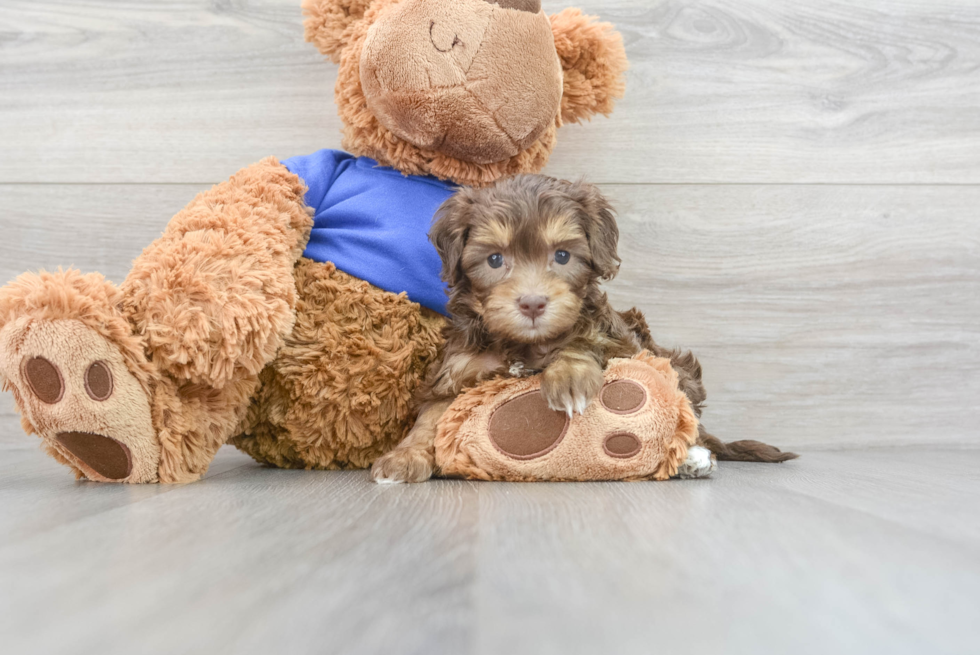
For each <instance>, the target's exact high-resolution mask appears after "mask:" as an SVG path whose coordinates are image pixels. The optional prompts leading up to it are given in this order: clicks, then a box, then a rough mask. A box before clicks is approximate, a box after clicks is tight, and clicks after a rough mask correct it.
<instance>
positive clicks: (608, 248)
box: [569, 182, 622, 281]
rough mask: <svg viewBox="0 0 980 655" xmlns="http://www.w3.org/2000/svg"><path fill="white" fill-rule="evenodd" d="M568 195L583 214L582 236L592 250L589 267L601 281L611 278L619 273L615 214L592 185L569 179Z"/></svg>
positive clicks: (619, 260)
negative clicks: (583, 230) (583, 233)
mask: <svg viewBox="0 0 980 655" xmlns="http://www.w3.org/2000/svg"><path fill="white" fill-rule="evenodd" d="M569 195H570V196H571V197H572V198H574V199H575V201H576V202H577V203H578V204H579V205H581V207H582V212H583V214H584V215H585V235H586V237H587V238H588V240H589V249H590V250H591V252H592V267H593V268H594V269H595V272H596V274H597V275H598V276H599V277H600V278H601V279H603V280H606V281H608V280H611V279H613V278H614V277H616V274H617V273H619V264H620V262H621V261H622V260H621V259H620V258H619V252H618V246H619V226H618V225H617V224H616V214H615V212H614V211H613V208H612V205H611V204H609V201H608V200H606V197H605V196H603V195H602V193H600V191H599V188H598V187H597V186H595V185H594V184H588V183H586V182H573V183H572V184H571V187H570V189H569Z"/></svg>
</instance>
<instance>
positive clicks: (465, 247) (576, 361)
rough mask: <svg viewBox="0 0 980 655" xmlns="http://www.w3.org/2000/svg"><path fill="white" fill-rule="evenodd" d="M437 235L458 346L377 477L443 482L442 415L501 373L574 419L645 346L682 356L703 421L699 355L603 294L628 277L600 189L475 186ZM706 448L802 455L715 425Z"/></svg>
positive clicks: (541, 181)
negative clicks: (615, 361)
mask: <svg viewBox="0 0 980 655" xmlns="http://www.w3.org/2000/svg"><path fill="white" fill-rule="evenodd" d="M429 236H430V238H431V239H432V241H433V242H434V243H435V246H436V249H437V250H438V251H439V254H440V256H441V257H442V262H443V269H442V276H443V279H445V280H446V282H447V284H448V285H449V287H450V291H449V305H448V307H449V312H450V314H451V320H450V323H449V325H448V326H447V328H446V335H445V336H446V345H445V348H444V350H443V354H442V359H441V362H440V363H439V364H438V365H436V366H434V367H433V369H432V371H433V372H432V374H431V375H430V376H429V379H428V380H427V382H426V385H425V387H424V389H423V393H422V398H421V400H422V405H421V410H420V413H419V418H418V421H417V422H416V424H415V426H414V427H413V429H412V431H411V432H410V433H409V435H408V436H407V437H406V439H405V440H404V441H403V442H402V443H401V444H399V446H398V447H397V448H396V449H395V450H393V451H391V452H390V453H388V454H386V455H384V456H382V457H381V458H380V459H379V460H378V461H377V462H376V463H375V464H374V467H373V469H372V473H373V475H374V478H375V479H376V480H378V481H379V482H420V481H423V480H427V479H428V478H429V477H431V476H432V474H433V469H434V452H433V440H434V438H435V431H436V424H437V422H438V420H439V417H440V416H441V415H442V413H443V412H444V411H445V410H446V408H447V407H448V406H449V405H450V404H451V403H452V401H453V399H455V398H456V396H458V395H459V394H460V393H461V392H462V391H463V390H464V389H467V388H469V387H473V386H475V385H476V384H478V383H479V382H481V381H482V380H486V379H488V378H491V377H496V376H501V375H512V376H518V375H529V374H534V373H540V374H541V376H542V384H541V391H542V393H543V394H544V396H545V399H546V400H547V401H548V404H549V406H550V407H551V408H552V409H554V410H557V411H562V412H566V413H567V414H568V415H569V416H570V417H571V416H572V415H573V414H574V413H576V412H577V413H579V414H581V413H583V412H584V411H585V409H586V407H587V406H588V405H589V403H591V402H592V400H593V399H594V398H595V397H596V395H597V394H598V393H599V390H600V389H601V388H602V385H603V369H604V368H605V366H606V364H607V362H608V361H609V360H610V359H612V358H615V357H632V356H634V355H636V354H637V353H639V352H640V351H642V350H644V349H645V350H648V351H650V352H651V353H653V354H654V355H656V356H658V357H667V358H669V359H670V360H671V363H672V365H673V366H674V368H675V369H676V370H677V372H678V374H679V376H680V385H681V389H682V390H683V391H684V392H685V393H686V394H687V396H688V398H689V399H690V400H691V404H692V406H693V408H694V411H695V413H696V414H697V415H698V416H699V417H700V415H701V405H702V403H703V402H704V399H705V391H704V386H703V384H702V382H701V365H700V364H699V363H698V361H697V359H696V358H695V357H694V356H693V355H692V354H691V353H690V352H682V351H679V350H668V349H664V348H661V347H660V346H658V345H657V344H656V343H655V342H654V341H653V339H652V338H651V336H650V332H649V329H648V328H647V324H646V321H645V319H644V317H643V315H642V314H641V313H640V312H639V311H638V310H636V309H632V310H630V311H628V312H617V311H615V310H614V309H613V308H612V307H611V306H610V305H609V302H608V299H607V298H606V294H605V293H604V292H603V291H602V290H601V289H600V287H599V285H600V282H602V281H605V280H611V279H612V278H613V277H615V276H616V273H617V272H618V271H619V264H620V259H619V255H618V254H617V244H618V241H619V228H618V227H617V225H616V220H615V217H614V215H613V210H612V207H611V206H610V204H609V202H608V201H607V200H606V199H605V198H604V197H603V196H602V194H601V193H599V190H598V189H597V188H596V187H595V186H593V185H591V184H585V183H582V182H579V183H573V182H567V181H563V180H557V179H554V178H551V177H546V176H543V175H521V176H517V177H513V178H510V179H508V180H504V181H503V182H500V183H498V184H497V185H496V186H493V187H490V188H486V189H463V190H461V191H459V192H458V193H457V194H456V195H454V196H453V197H452V198H450V199H449V200H448V201H446V203H444V204H443V206H442V207H441V208H440V210H439V212H438V213H437V215H436V219H435V222H434V224H433V227H432V231H431V233H430V235H429ZM699 444H700V445H702V446H704V447H706V448H707V449H709V450H711V451H712V452H713V453H715V454H716V455H717V456H718V457H719V458H721V459H736V460H744V461H767V462H778V461H785V460H787V459H792V458H793V457H795V455H794V454H792V453H783V452H780V451H779V450H778V449H777V448H774V447H772V446H767V445H766V444H761V443H759V442H755V441H741V442H735V443H731V444H723V443H721V442H720V441H718V440H717V439H715V438H714V437H713V436H711V435H710V434H708V433H707V432H706V431H704V429H703V428H702V429H701V431H700V435H699ZM701 452H702V453H704V454H705V455H707V453H706V452H705V451H701ZM708 464H709V465H710V461H709V462H708Z"/></svg>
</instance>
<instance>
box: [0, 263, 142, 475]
mask: <svg viewBox="0 0 980 655" xmlns="http://www.w3.org/2000/svg"><path fill="white" fill-rule="evenodd" d="M121 301H122V294H121V293H120V291H119V289H117V288H116V287H115V286H114V285H112V284H111V283H109V282H107V281H106V280H105V279H104V278H103V277H102V276H101V275H98V274H95V273H93V274H89V275H82V274H80V273H79V272H78V271H65V272H61V271H59V272H58V273H41V274H40V275H34V274H25V275H22V276H20V277H19V278H17V279H16V280H14V281H13V282H11V283H10V284H8V285H7V286H5V287H3V288H2V289H0V326H2V327H0V377H2V379H3V381H4V386H5V388H7V389H9V390H10V391H12V392H13V395H14V400H15V402H16V404H17V408H18V410H19V412H20V414H21V422H22V424H23V426H24V429H25V430H26V431H27V432H28V433H36V434H38V435H39V436H40V437H41V439H42V443H43V446H44V449H45V450H46V451H47V452H48V453H49V454H50V455H51V456H52V457H54V458H55V459H56V460H58V461H59V462H61V463H62V464H65V465H66V466H68V467H69V468H71V469H72V470H73V471H74V472H75V474H76V476H77V477H83V476H84V477H86V478H88V479H90V480H95V481H99V482H156V481H157V480H158V464H159V460H160V442H159V440H158V439H157V435H156V432H155V430H154V427H153V421H152V418H151V411H150V406H151V398H150V392H149V389H150V386H151V379H152V369H151V367H150V365H149V363H148V362H147V361H146V357H145V355H144V351H143V344H142V342H141V340H140V339H138V338H136V337H134V336H133V334H132V328H131V326H130V324H129V323H128V321H127V320H126V319H125V317H124V316H123V315H122V313H121V312H120V311H119V310H118V305H119V304H120V303H121Z"/></svg>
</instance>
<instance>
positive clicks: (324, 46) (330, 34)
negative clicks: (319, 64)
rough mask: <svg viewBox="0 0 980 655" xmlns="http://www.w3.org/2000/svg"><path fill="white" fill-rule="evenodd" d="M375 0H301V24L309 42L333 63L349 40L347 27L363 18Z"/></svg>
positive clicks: (336, 60)
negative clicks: (302, 17)
mask: <svg viewBox="0 0 980 655" xmlns="http://www.w3.org/2000/svg"><path fill="white" fill-rule="evenodd" d="M374 1H375V0H303V16H304V19H303V28H304V33H305V37H306V41H307V42H308V43H312V44H313V45H315V46H316V47H317V49H318V50H319V51H320V52H322V53H323V54H325V55H327V56H328V57H330V59H331V60H332V61H333V62H334V63H340V53H341V51H342V50H343V49H344V48H345V47H346V46H347V43H348V42H349V40H350V32H351V30H350V28H351V27H352V26H353V25H354V24H355V23H357V22H358V21H360V20H361V19H363V18H364V12H366V11H367V9H368V7H370V6H371V4H373V3H374Z"/></svg>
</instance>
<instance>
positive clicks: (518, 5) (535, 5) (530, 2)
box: [484, 0, 541, 14]
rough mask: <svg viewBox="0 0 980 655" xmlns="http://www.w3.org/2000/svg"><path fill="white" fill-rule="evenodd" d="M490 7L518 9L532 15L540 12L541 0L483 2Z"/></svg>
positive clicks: (488, 0)
mask: <svg viewBox="0 0 980 655" xmlns="http://www.w3.org/2000/svg"><path fill="white" fill-rule="evenodd" d="M484 2H487V3H489V4H491V5H499V6H501V7H503V8H504V9H518V10H520V11H526V12H529V13H532V14H536V13H538V12H539V11H541V0H484Z"/></svg>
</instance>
